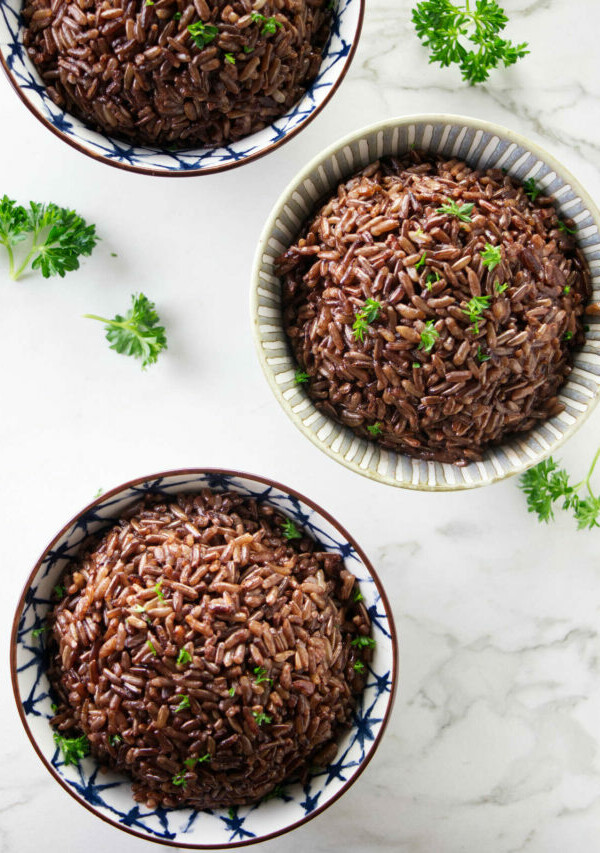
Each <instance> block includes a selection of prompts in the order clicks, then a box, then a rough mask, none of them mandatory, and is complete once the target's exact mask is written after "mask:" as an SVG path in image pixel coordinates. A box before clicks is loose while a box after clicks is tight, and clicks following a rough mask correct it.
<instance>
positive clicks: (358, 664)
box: [353, 660, 365, 672]
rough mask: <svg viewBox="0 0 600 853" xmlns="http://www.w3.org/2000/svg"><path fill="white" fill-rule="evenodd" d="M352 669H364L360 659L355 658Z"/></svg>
mask: <svg viewBox="0 0 600 853" xmlns="http://www.w3.org/2000/svg"><path fill="white" fill-rule="evenodd" d="M353 669H355V670H356V672H364V671H365V665H364V663H363V662H362V661H361V660H357V661H356V663H355V664H354V667H353Z"/></svg>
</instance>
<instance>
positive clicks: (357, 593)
mask: <svg viewBox="0 0 600 853" xmlns="http://www.w3.org/2000/svg"><path fill="white" fill-rule="evenodd" d="M364 600H365V597H364V595H363V594H362V592H361V591H360V589H355V590H354V595H353V596H352V601H354V603H355V604H358V602H359V601H364Z"/></svg>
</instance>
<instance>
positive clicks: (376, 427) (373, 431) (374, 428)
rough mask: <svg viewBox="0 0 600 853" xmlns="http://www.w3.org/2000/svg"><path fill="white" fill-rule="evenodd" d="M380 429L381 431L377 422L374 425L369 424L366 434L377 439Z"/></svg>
mask: <svg viewBox="0 0 600 853" xmlns="http://www.w3.org/2000/svg"><path fill="white" fill-rule="evenodd" d="M381 429H382V427H381V424H380V423H379V422H377V423H376V424H370V425H369V426H368V427H367V432H370V433H371V435H373V436H375V437H377V436H378V435H381Z"/></svg>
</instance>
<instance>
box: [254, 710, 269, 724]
mask: <svg viewBox="0 0 600 853" xmlns="http://www.w3.org/2000/svg"><path fill="white" fill-rule="evenodd" d="M252 716H253V717H254V719H255V720H256V724H257V725H259V726H262V724H263V723H267V725H268V724H269V723H270V722H271V717H269V715H268V714H265V712H264V711H252Z"/></svg>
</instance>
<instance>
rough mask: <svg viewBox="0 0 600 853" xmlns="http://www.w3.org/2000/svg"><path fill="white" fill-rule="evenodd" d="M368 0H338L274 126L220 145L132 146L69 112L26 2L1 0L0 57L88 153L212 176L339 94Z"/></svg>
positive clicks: (138, 166) (23, 92)
mask: <svg viewBox="0 0 600 853" xmlns="http://www.w3.org/2000/svg"><path fill="white" fill-rule="evenodd" d="M363 4H364V0H337V2H335V3H334V6H333V23H332V28H331V34H330V37H329V40H328V42H327V45H326V47H325V50H324V52H323V61H322V63H321V68H320V69H319V73H318V75H317V77H316V79H315V80H314V82H313V84H312V86H311V87H310V89H309V90H308V91H307V92H306V93H305V94H304V95H303V97H302V98H301V100H300V101H299V102H298V103H297V104H295V105H294V106H293V107H292V108H291V109H290V110H288V112H287V113H286V114H285V115H283V116H282V117H281V118H279V119H277V120H276V121H275V122H273V124H271V125H269V126H268V127H266V128H264V129H263V130H261V131H259V132H258V133H254V134H252V135H250V136H247V137H245V138H244V139H241V140H239V141H237V142H232V143H230V144H229V145H226V146H221V147H219V148H192V149H189V150H183V151H168V150H165V149H162V148H152V147H144V146H137V145H131V144H130V143H128V142H126V141H123V140H118V139H115V138H114V137H111V136H107V135H106V134H104V133H99V132H97V131H94V130H91V129H90V128H89V127H87V125H85V124H84V123H83V122H82V121H81V120H80V119H78V118H76V117H75V116H73V115H71V114H70V113H65V112H64V111H63V110H61V109H60V108H59V107H57V106H56V104H55V103H54V102H53V101H52V99H51V98H50V97H49V96H48V95H47V93H46V90H45V87H44V84H43V83H42V81H41V79H40V77H39V75H38V73H37V71H36V69H35V67H34V65H33V63H32V62H31V61H30V59H29V57H28V56H27V54H26V51H25V48H24V47H23V40H22V30H23V27H22V21H21V9H22V6H23V0H0V59H1V60H2V64H3V66H4V69H5V71H6V72H7V74H8V77H9V79H10V81H11V83H12V85H13V87H14V88H15V89H16V91H17V93H18V94H19V95H20V97H21V99H22V100H23V101H24V103H25V104H26V106H28V107H29V109H30V110H31V111H32V112H33V114H34V115H35V116H37V118H39V119H40V120H41V121H42V122H43V123H44V124H45V125H46V126H47V127H48V128H49V129H50V130H52V131H53V132H54V133H56V134H57V135H58V136H59V137H60V138H62V139H63V140H64V141H65V142H68V143H70V144H71V145H73V146H74V147H75V148H77V149H78V150H80V151H82V152H83V153H84V154H88V155H90V156H91V157H94V158H96V159H99V160H103V161H104V162H107V163H109V164H111V165H114V166H121V167H123V168H126V169H129V170H131V171H137V172H146V173H149V174H156V175H163V174H165V175H168V174H177V173H181V174H188V175H194V174H196V175H197V174H208V173H211V172H217V171H222V170H223V169H227V168H232V167H234V166H237V165H240V164H241V163H243V162H248V161H250V160H254V159H256V158H257V157H260V156H261V155H262V154H266V153H267V152H268V151H271V150H273V149H274V148H276V147H278V146H279V145H280V144H282V143H283V142H284V141H286V140H287V139H289V138H291V137H292V136H293V135H295V133H297V132H298V131H299V130H300V129H301V127H302V126H303V125H305V124H306V123H307V122H308V121H309V120H310V119H311V118H312V117H313V116H314V115H315V114H316V112H317V111H318V110H319V109H320V108H321V107H322V106H324V104H325V103H326V101H328V100H329V98H330V97H331V96H332V95H333V93H334V91H335V89H336V88H337V86H338V84H339V83H340V82H341V79H342V78H343V76H344V74H345V72H346V70H347V69H348V67H349V65H350V62H351V61H352V56H353V53H354V50H355V48H356V44H357V42H358V37H359V34H360V27H361V24H362V15H363Z"/></svg>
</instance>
